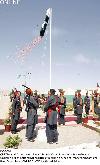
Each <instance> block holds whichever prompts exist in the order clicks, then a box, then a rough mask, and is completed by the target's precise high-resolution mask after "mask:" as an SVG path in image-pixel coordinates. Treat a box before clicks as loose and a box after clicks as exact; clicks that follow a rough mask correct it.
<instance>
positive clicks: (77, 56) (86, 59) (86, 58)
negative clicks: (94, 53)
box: [74, 54, 91, 64]
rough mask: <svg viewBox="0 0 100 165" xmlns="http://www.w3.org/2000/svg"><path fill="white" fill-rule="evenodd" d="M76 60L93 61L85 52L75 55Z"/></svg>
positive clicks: (85, 62)
mask: <svg viewBox="0 0 100 165" xmlns="http://www.w3.org/2000/svg"><path fill="white" fill-rule="evenodd" d="M74 60H75V61H76V62H79V63H84V64H89V63H90V62H91V59H89V58H88V57H86V56H85V55H83V54H78V55H76V56H75V58H74Z"/></svg>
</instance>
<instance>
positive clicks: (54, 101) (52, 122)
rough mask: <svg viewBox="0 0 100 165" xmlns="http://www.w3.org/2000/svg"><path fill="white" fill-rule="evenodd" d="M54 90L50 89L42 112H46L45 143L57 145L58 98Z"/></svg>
mask: <svg viewBox="0 0 100 165" xmlns="http://www.w3.org/2000/svg"><path fill="white" fill-rule="evenodd" d="M55 92H56V91H55V90H54V89H50V96H49V98H48V99H47V102H46V104H45V106H44V112H46V136H47V143H49V144H52V143H57V142H58V132H57V110H56V108H57V106H58V96H56V95H55Z"/></svg>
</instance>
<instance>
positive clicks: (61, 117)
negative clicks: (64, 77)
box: [58, 89, 66, 125]
mask: <svg viewBox="0 0 100 165" xmlns="http://www.w3.org/2000/svg"><path fill="white" fill-rule="evenodd" d="M59 92H60V96H59V106H58V124H59V125H61V124H63V125H65V118H64V117H65V108H66V97H65V96H64V92H65V91H63V89H59Z"/></svg>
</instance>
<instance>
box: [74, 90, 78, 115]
mask: <svg viewBox="0 0 100 165" xmlns="http://www.w3.org/2000/svg"><path fill="white" fill-rule="evenodd" d="M73 108H74V115H77V113H76V108H77V92H75V96H74V98H73Z"/></svg>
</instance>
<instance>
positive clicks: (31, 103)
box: [25, 88, 39, 142]
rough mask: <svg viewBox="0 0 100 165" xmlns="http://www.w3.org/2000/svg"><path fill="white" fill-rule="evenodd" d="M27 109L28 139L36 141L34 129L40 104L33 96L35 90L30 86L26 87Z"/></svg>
mask: <svg viewBox="0 0 100 165" xmlns="http://www.w3.org/2000/svg"><path fill="white" fill-rule="evenodd" d="M26 96H27V97H26V109H25V111H26V112H27V126H26V138H27V140H28V141H31V142H33V141H34V139H33V138H34V137H33V136H34V129H35V125H36V115H37V108H38V106H39V104H38V103H37V102H36V100H35V99H34V97H33V92H32V90H31V89H30V88H28V89H26Z"/></svg>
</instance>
